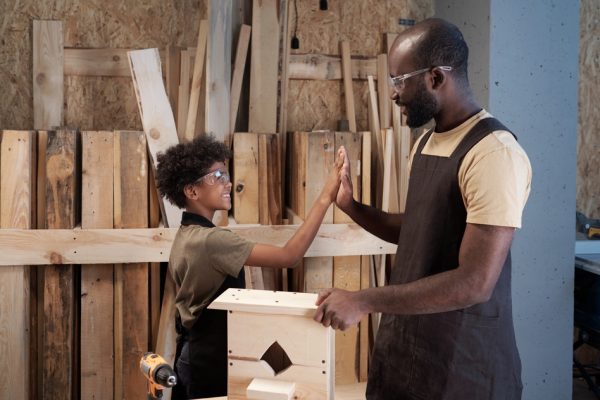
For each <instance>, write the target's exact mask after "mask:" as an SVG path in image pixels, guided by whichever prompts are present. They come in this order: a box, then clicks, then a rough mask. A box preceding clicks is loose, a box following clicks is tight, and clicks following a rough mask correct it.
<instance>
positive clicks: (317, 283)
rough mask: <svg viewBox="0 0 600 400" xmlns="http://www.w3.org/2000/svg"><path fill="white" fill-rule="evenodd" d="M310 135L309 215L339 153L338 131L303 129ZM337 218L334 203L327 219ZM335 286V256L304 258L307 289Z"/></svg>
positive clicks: (306, 195)
mask: <svg viewBox="0 0 600 400" xmlns="http://www.w3.org/2000/svg"><path fill="white" fill-rule="evenodd" d="M303 135H305V136H306V141H307V146H306V174H305V176H304V178H303V181H304V182H305V188H304V189H305V200H304V204H305V209H304V216H303V218H306V216H307V215H308V212H309V210H310V208H311V207H312V205H313V203H314V202H315V201H316V200H317V198H318V196H319V195H320V193H321V190H322V189H323V186H324V185H325V182H326V181H327V177H328V176H329V173H330V171H331V168H332V167H333V162H334V157H335V134H334V133H333V132H329V131H323V132H310V133H303ZM332 222H333V207H330V208H329V209H328V210H327V212H326V213H325V216H324V217H323V223H325V224H327V223H332ZM332 286H333V259H332V258H331V257H328V258H322V259H312V258H308V259H305V260H304V291H305V292H313V293H316V292H318V291H319V290H322V289H326V288H330V287H332Z"/></svg>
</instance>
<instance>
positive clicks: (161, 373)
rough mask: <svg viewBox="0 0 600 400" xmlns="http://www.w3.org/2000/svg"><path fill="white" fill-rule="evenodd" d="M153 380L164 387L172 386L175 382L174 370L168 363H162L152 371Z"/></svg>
mask: <svg viewBox="0 0 600 400" xmlns="http://www.w3.org/2000/svg"><path fill="white" fill-rule="evenodd" d="M154 381H155V382H156V383H158V384H159V385H161V386H164V387H166V388H170V387H173V386H175V385H176V384H177V377H176V376H175V372H174V371H173V369H171V367H170V366H168V365H162V366H160V367H158V368H157V369H156V372H155V373H154Z"/></svg>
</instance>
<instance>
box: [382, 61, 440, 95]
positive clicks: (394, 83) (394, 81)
mask: <svg viewBox="0 0 600 400" xmlns="http://www.w3.org/2000/svg"><path fill="white" fill-rule="evenodd" d="M434 68H439V69H441V70H442V71H452V67H449V66H447V65H442V66H439V67H429V68H423V69H419V70H417V71H414V72H409V73H408V74H402V75H398V76H394V77H390V79H389V80H388V82H389V84H390V87H391V88H392V89H395V90H397V91H401V90H403V89H404V84H405V83H404V81H406V80H407V79H408V78H412V77H413V76H417V75H420V74H424V73H425V72H428V71H431V70H432V69H434Z"/></svg>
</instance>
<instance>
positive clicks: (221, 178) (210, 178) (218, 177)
mask: <svg viewBox="0 0 600 400" xmlns="http://www.w3.org/2000/svg"><path fill="white" fill-rule="evenodd" d="M202 181H204V182H206V184H207V185H211V186H212V185H214V184H215V183H217V182H219V183H221V184H223V185H225V184H227V183H229V181H230V177H229V172H227V171H221V170H216V171H213V172H209V173H208V174H206V175H203V176H201V177H200V178H198V179H197V180H196V182H194V184H196V183H200V182H202Z"/></svg>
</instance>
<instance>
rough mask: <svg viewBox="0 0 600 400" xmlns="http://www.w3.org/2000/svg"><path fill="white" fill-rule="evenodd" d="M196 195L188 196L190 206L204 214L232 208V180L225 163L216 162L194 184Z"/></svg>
mask: <svg viewBox="0 0 600 400" xmlns="http://www.w3.org/2000/svg"><path fill="white" fill-rule="evenodd" d="M192 186H193V192H194V194H195V195H194V196H192V197H190V196H188V203H191V204H190V206H191V207H188V208H194V209H196V210H190V211H195V212H198V213H200V214H202V215H204V214H205V213H207V214H210V215H212V214H213V213H214V212H215V211H216V210H229V209H231V181H230V178H229V171H228V170H227V167H226V166H225V163H223V162H221V161H219V162H215V163H214V164H213V165H212V166H211V167H210V169H209V172H208V173H207V174H206V175H204V176H202V177H200V178H199V179H198V180H197V181H196V182H195V183H193V184H192Z"/></svg>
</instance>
